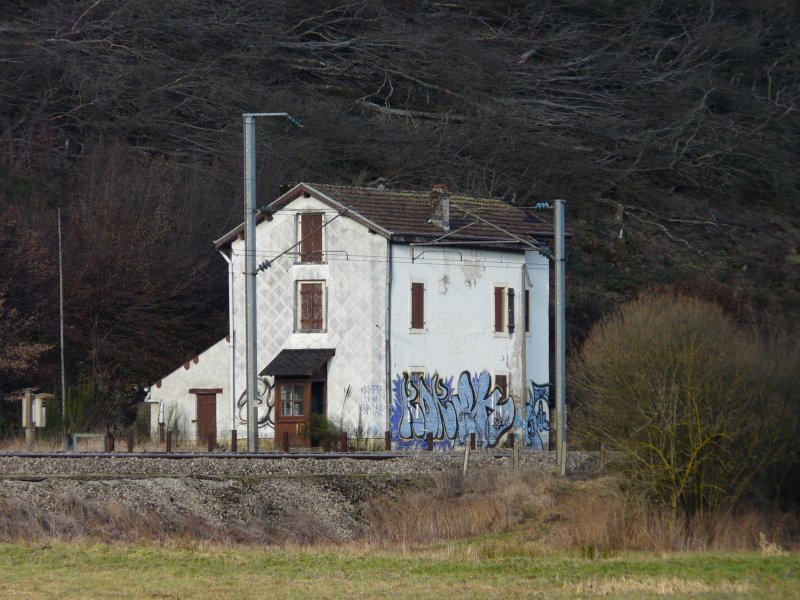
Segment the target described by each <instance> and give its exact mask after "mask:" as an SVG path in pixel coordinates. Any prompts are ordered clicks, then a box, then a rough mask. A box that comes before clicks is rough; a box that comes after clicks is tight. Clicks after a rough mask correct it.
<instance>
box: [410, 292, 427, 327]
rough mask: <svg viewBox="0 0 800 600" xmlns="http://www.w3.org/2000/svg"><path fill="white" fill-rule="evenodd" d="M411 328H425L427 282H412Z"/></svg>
mask: <svg viewBox="0 0 800 600" xmlns="http://www.w3.org/2000/svg"><path fill="white" fill-rule="evenodd" d="M411 328H412V329H424V328H425V284H424V283H416V282H414V283H412V284H411Z"/></svg>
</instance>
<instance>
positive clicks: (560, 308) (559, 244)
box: [554, 200, 567, 477]
mask: <svg viewBox="0 0 800 600" xmlns="http://www.w3.org/2000/svg"><path fill="white" fill-rule="evenodd" d="M554 204H555V224H554V225H555V232H554V233H555V240H554V241H555V244H556V253H555V263H556V314H555V321H556V323H555V329H556V331H555V333H556V370H555V378H556V407H557V409H556V410H557V411H558V413H557V415H556V417H557V425H556V427H557V429H556V444H557V446H556V457H557V461H558V470H559V473H560V474H561V476H562V477H563V476H564V475H565V474H566V470H567V408H566V401H565V392H566V387H567V369H566V365H567V354H566V334H567V331H566V310H565V307H566V293H565V292H566V287H565V279H564V266H565V262H566V257H565V255H564V201H563V200H555V202H554Z"/></svg>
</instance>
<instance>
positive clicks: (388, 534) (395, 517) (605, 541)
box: [364, 470, 800, 558]
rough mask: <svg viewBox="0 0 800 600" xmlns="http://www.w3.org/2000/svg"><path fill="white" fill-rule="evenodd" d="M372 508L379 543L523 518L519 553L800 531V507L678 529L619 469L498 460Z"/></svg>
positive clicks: (477, 529)
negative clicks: (519, 468)
mask: <svg viewBox="0 0 800 600" xmlns="http://www.w3.org/2000/svg"><path fill="white" fill-rule="evenodd" d="M364 513H365V518H366V520H367V521H368V522H369V523H370V525H369V526H367V528H366V529H365V531H364V538H365V539H366V540H367V541H369V542H370V543H373V544H376V545H379V546H392V545H397V544H402V545H411V546H414V545H422V544H428V543H431V542H444V541H448V540H458V539H465V538H468V537H472V536H475V535H481V534H490V533H499V532H503V531H508V530H511V529H513V528H518V531H519V533H520V536H519V537H518V538H517V539H516V540H515V542H514V544H515V545H517V547H515V548H514V549H513V550H512V551H513V553H514V554H516V555H520V553H521V554H522V555H527V554H535V553H537V552H540V551H541V549H542V548H555V549H561V550H570V549H578V550H580V551H582V552H583V553H584V554H585V555H587V556H588V557H590V558H595V557H599V556H601V555H602V554H603V553H605V552H608V551H625V550H647V551H670V550H682V551H684V550H725V551H731V550H758V549H762V551H763V549H764V548H768V549H771V550H772V551H780V549H781V548H787V547H788V548H792V547H797V545H798V540H800V519H799V518H798V515H796V514H792V513H786V512H782V511H781V510H779V509H778V508H775V507H768V508H761V509H759V508H754V507H749V508H740V509H737V510H728V511H718V512H714V513H707V514H705V515H702V516H697V517H695V518H694V519H692V520H691V521H689V522H688V523H684V524H683V525H682V526H680V527H679V528H678V530H677V531H675V532H674V538H672V539H671V538H670V531H669V513H668V511H667V510H663V509H661V508H660V507H657V506H653V505H652V504H649V503H647V502H645V501H643V500H642V499H638V498H629V497H626V496H625V495H624V494H623V493H622V492H621V491H620V489H619V487H618V485H617V483H616V481H615V480H614V479H612V478H610V477H603V478H596V479H589V480H578V481H569V480H562V479H557V478H555V477H553V476H551V475H549V474H542V473H524V472H523V473H518V472H514V471H498V470H491V471H489V470H486V471H476V472H472V473H470V474H468V476H467V477H466V478H463V477H461V476H460V475H459V474H442V475H440V476H438V477H435V478H433V479H431V480H430V481H429V483H428V485H425V486H422V487H419V488H414V489H410V488H407V489H403V490H401V491H399V492H398V493H396V494H395V495H394V496H393V497H391V498H376V499H374V500H372V501H370V502H369V503H367V505H366V507H365V510H364ZM525 548H527V549H528V551H529V552H528V551H526V550H525ZM485 550H486V548H484V551H485ZM491 552H494V553H499V554H502V553H503V552H504V549H502V548H500V547H495V548H494V549H493V550H491Z"/></svg>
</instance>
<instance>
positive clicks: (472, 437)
mask: <svg viewBox="0 0 800 600" xmlns="http://www.w3.org/2000/svg"><path fill="white" fill-rule="evenodd" d="M469 449H470V450H475V434H474V433H470V434H469Z"/></svg>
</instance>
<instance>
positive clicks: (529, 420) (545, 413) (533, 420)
mask: <svg viewBox="0 0 800 600" xmlns="http://www.w3.org/2000/svg"><path fill="white" fill-rule="evenodd" d="M549 400H550V385H549V384H545V385H539V384H537V383H534V382H533V381H531V387H530V388H528V401H527V402H526V403H525V412H526V418H525V420H526V425H525V444H526V445H527V446H530V447H531V449H533V450H547V449H548V447H549V445H550V401H549Z"/></svg>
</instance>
